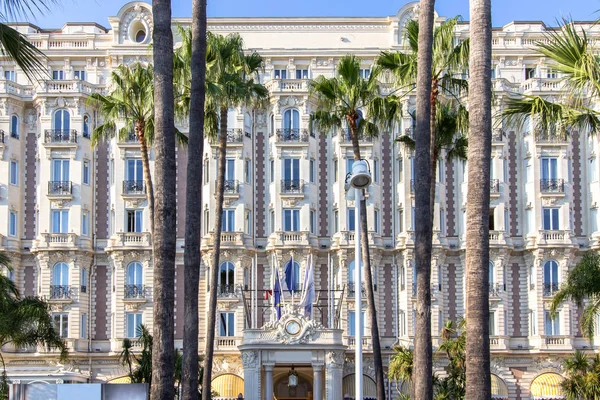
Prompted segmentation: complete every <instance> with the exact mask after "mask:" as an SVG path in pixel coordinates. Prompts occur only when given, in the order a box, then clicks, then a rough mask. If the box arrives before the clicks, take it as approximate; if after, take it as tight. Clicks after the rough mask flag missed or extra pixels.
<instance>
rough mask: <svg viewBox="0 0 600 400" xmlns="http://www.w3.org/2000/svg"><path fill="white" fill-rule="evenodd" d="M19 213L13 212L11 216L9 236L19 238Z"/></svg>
mask: <svg viewBox="0 0 600 400" xmlns="http://www.w3.org/2000/svg"><path fill="white" fill-rule="evenodd" d="M17 220H18V218H17V213H16V212H14V211H11V212H10V214H9V223H8V235H9V236H17V234H18V231H17Z"/></svg>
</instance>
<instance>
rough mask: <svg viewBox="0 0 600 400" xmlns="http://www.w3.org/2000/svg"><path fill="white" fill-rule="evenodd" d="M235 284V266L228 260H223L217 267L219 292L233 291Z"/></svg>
mask: <svg viewBox="0 0 600 400" xmlns="http://www.w3.org/2000/svg"><path fill="white" fill-rule="evenodd" d="M234 284H235V266H234V265H233V263H231V262H229V261H225V262H224V263H222V264H221V266H220V267H219V292H220V293H231V292H233V288H234Z"/></svg>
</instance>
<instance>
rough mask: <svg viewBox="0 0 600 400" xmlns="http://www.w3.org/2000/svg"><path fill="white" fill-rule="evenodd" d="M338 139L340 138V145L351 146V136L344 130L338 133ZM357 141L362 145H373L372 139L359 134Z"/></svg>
mask: <svg viewBox="0 0 600 400" xmlns="http://www.w3.org/2000/svg"><path fill="white" fill-rule="evenodd" d="M339 138H340V143H341V144H346V145H351V144H352V135H351V134H350V132H348V131H346V130H342V131H340V133H339ZM358 141H359V142H362V143H373V137H372V136H367V135H365V134H360V135H359V136H358Z"/></svg>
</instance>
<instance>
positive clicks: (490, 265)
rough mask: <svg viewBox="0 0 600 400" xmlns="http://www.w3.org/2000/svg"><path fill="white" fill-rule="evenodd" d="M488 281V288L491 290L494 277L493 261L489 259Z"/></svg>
mask: <svg viewBox="0 0 600 400" xmlns="http://www.w3.org/2000/svg"><path fill="white" fill-rule="evenodd" d="M489 282H490V290H493V288H494V283H495V282H496V279H495V277H494V263H493V262H492V261H490V264H489Z"/></svg>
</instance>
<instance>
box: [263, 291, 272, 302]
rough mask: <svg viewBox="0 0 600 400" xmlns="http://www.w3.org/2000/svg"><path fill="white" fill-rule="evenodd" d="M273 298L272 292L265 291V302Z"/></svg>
mask: <svg viewBox="0 0 600 400" xmlns="http://www.w3.org/2000/svg"><path fill="white" fill-rule="evenodd" d="M271 296H273V291H272V290H265V295H264V299H265V300H269V298H270V297H271Z"/></svg>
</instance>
